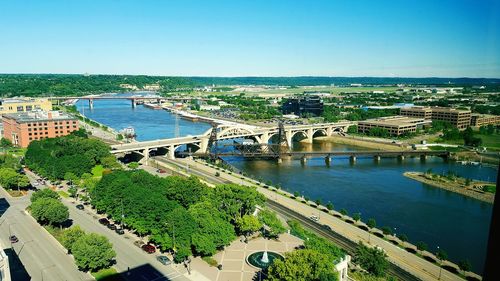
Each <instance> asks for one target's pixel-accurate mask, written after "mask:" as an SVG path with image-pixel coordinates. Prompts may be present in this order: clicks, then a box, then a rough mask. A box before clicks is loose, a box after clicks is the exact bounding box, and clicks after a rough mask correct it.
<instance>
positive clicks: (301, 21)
mask: <svg viewBox="0 0 500 281" xmlns="http://www.w3.org/2000/svg"><path fill="white" fill-rule="evenodd" d="M0 73H74V74H79V73H90V74H145V75H173V76H380V77H486V78H500V0H491V1H486V0H439V1H436V0H392V1H389V0H377V1H373V0H325V1H321V0H304V1H293V0H251V1H250V0H245V1H238V0H230V1H229V0H228V1H226V0H212V1H209V0H205V1H201V0H199V1H196V0H140V1H139V0H136V1H131V0H80V1H76V0H49V1H39V0H33V1H26V0H0Z"/></svg>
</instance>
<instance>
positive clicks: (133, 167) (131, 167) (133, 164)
mask: <svg viewBox="0 0 500 281" xmlns="http://www.w3.org/2000/svg"><path fill="white" fill-rule="evenodd" d="M127 166H128V167H129V168H130V169H132V170H135V169H137V168H139V163H137V162H130V163H128V165H127Z"/></svg>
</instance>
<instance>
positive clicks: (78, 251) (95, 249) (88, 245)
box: [71, 233, 116, 271]
mask: <svg viewBox="0 0 500 281" xmlns="http://www.w3.org/2000/svg"><path fill="white" fill-rule="evenodd" d="M71 252H72V253H73V256H74V257H75V261H76V264H77V266H78V268H80V269H82V270H91V271H97V270H99V269H102V268H106V267H108V266H110V265H111V262H112V260H113V259H114V258H115V256H116V253H115V251H114V250H113V245H111V243H110V242H109V240H108V238H106V237H105V236H102V235H98V234H95V233H90V234H85V235H83V236H81V237H80V238H78V239H77V240H76V241H75V242H74V243H73V246H72V247H71Z"/></svg>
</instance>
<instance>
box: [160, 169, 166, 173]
mask: <svg viewBox="0 0 500 281" xmlns="http://www.w3.org/2000/svg"><path fill="white" fill-rule="evenodd" d="M166 172H167V171H165V170H163V169H158V173H160V174H164V173H166Z"/></svg>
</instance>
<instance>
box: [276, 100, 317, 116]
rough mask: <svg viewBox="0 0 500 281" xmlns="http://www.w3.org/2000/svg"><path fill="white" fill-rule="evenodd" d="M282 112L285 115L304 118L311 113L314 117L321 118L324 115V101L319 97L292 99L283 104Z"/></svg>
mask: <svg viewBox="0 0 500 281" xmlns="http://www.w3.org/2000/svg"><path fill="white" fill-rule="evenodd" d="M281 111H282V112H283V114H295V115H299V116H303V115H304V114H307V113H309V114H312V115H313V116H320V115H321V114H322V113H323V101H322V100H321V98H320V97H319V96H305V97H299V98H290V99H287V100H285V101H284V102H283V105H282V106H281Z"/></svg>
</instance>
